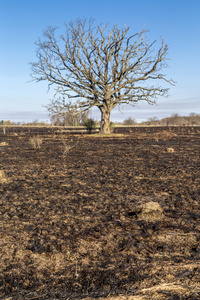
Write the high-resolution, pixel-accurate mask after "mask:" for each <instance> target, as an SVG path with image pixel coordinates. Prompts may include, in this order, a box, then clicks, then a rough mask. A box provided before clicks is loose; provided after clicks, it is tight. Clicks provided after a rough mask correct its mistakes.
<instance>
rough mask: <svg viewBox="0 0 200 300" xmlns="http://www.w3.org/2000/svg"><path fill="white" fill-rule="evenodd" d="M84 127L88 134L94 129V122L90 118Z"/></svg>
mask: <svg viewBox="0 0 200 300" xmlns="http://www.w3.org/2000/svg"><path fill="white" fill-rule="evenodd" d="M84 126H85V127H86V129H87V132H88V133H92V130H93V129H95V127H96V122H95V121H94V120H93V119H92V118H90V119H88V120H87V121H86V122H85V123H84Z"/></svg>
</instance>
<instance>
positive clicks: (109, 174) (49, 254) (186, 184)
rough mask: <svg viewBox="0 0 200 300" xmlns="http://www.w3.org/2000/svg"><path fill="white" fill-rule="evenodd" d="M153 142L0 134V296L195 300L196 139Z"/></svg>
mask: <svg viewBox="0 0 200 300" xmlns="http://www.w3.org/2000/svg"><path fill="white" fill-rule="evenodd" d="M157 135H158V137H156V139H155V138H154V136H153V134H152V133H150V134H149V135H148V134H145V135H142V134H141V133H140V134H138V135H134V134H130V135H124V136H117V135H116V136H114V135H113V137H112V138H110V137H108V138H107V137H99V138H98V137H97V136H95V137H94V138H93V137H92V136H80V137H79V136H75V135H74V136H73V135H69V134H68V135H67V134H66V135H62V136H59V135H55V134H53V133H52V134H51V132H49V129H48V134H46V135H45V134H43V135H42V143H41V144H40V147H32V145H31V144H30V137H31V136H30V134H28V133H26V134H24V133H23V132H21V133H20V132H18V135H15V134H14V132H13V134H3V133H2V141H3V142H4V143H7V144H6V145H9V147H8V146H7V147H2V149H1V152H0V155H1V156H0V158H1V161H0V170H2V171H1V176H0V298H1V299H6V298H9V297H10V298H11V299H12V300H22V299H29V300H30V299H52V300H53V299H94V298H101V299H107V300H125V299H127V300H132V299H134V300H135V299H193V300H194V299H200V266H199V259H200V190H199V186H200V179H199V178H200V171H199V170H200V168H199V167H200V162H199V157H200V156H199V154H200V139H199V135H198V133H196V134H189V133H188V134H185V135H183V134H182V135H179V134H173V135H168V134H163V133H160V134H157ZM34 136H35V133H34ZM37 137H38V135H37ZM0 138H1V136H0ZM0 142H1V141H0ZM66 145H67V147H68V148H67V151H66ZM169 148H172V149H173V151H167V149H169Z"/></svg>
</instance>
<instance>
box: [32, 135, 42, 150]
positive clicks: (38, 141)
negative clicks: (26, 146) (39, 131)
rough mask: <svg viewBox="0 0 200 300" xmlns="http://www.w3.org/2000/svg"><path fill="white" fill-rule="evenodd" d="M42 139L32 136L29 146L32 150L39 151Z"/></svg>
mask: <svg viewBox="0 0 200 300" xmlns="http://www.w3.org/2000/svg"><path fill="white" fill-rule="evenodd" d="M42 142H43V139H42V138H41V137H39V136H33V137H31V138H30V144H31V146H32V148H33V149H40V148H41V145H42Z"/></svg>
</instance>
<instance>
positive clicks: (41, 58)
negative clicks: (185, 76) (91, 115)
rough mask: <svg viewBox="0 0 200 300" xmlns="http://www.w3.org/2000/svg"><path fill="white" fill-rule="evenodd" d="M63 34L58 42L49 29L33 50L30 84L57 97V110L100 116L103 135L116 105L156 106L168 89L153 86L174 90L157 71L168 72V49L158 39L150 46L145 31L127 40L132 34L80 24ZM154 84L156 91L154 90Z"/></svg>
mask: <svg viewBox="0 0 200 300" xmlns="http://www.w3.org/2000/svg"><path fill="white" fill-rule="evenodd" d="M65 26H66V27H65V33H64V34H63V35H62V36H60V37H57V36H56V28H53V27H48V28H47V29H46V30H45V31H44V33H43V39H39V40H38V42H37V43H36V45H37V54H36V55H37V58H38V60H37V62H32V63H31V65H32V78H33V80H36V81H43V80H46V81H48V84H49V87H50V86H51V85H54V86H55V90H56V94H57V93H58V94H60V95H62V96H65V97H66V99H67V100H66V102H65V101H62V102H60V101H59V100H55V99H54V100H53V101H52V102H51V104H50V105H49V110H51V109H52V108H53V106H54V105H55V106H57V107H58V106H60V107H59V109H60V110H64V109H65V107H69V103H68V100H69V101H70V103H71V109H72V111H76V110H79V109H82V110H88V109H90V108H92V107H94V106H96V107H98V108H99V109H100V111H101V131H102V132H104V133H109V122H110V113H111V111H112V109H113V108H114V107H116V106H117V105H120V104H130V105H135V104H136V103H137V102H139V101H146V102H148V103H149V104H154V103H155V101H156V99H157V97H158V96H166V95H167V91H168V88H162V87H160V86H158V85H157V83H156V82H157V81H158V80H160V81H164V82H167V83H170V84H173V80H171V79H170V80H168V79H167V78H166V77H165V75H164V74H162V73H161V70H162V69H163V68H164V67H166V66H167V63H166V61H167V56H166V55H167V51H168V45H167V44H165V43H164V40H162V39H161V41H160V46H159V47H158V49H157V50H156V41H153V42H149V40H148V38H147V33H148V31H147V30H146V29H143V30H141V31H140V32H137V33H134V34H131V33H130V28H129V27H125V28H122V29H120V28H119V27H118V25H113V26H112V27H111V28H110V29H109V25H108V24H107V25H105V26H103V25H96V26H95V24H94V21H92V20H89V21H87V20H86V19H78V20H76V21H73V22H70V23H69V24H66V25H65ZM154 82H155V83H156V85H155V84H154Z"/></svg>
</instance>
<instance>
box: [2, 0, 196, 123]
mask: <svg viewBox="0 0 200 300" xmlns="http://www.w3.org/2000/svg"><path fill="white" fill-rule="evenodd" d="M199 12H200V1H199V0H190V1H188V0H168V1H166V0H165V1H164V0H151V1H149V0H123V1H122V0H120V1H119V0H101V1H95V0H85V1H83V0H74V1H72V0H56V1H52V0H29V1H28V0H18V1H17V0H0V43H1V47H0V120H11V121H32V120H35V119H38V120H43V121H45V120H48V114H47V112H46V110H45V108H44V107H43V106H42V105H46V104H48V102H49V99H52V98H53V95H54V91H53V89H51V91H50V92H48V93H47V83H45V82H43V83H35V82H30V80H31V77H30V72H31V70H30V65H29V62H31V61H37V58H36V55H35V51H36V46H35V42H36V41H37V39H38V37H41V36H42V32H43V30H44V29H45V28H46V26H49V25H51V26H58V27H59V28H60V29H59V32H60V33H61V34H62V32H63V31H62V29H64V24H65V23H68V22H69V21H71V20H74V19H76V18H85V17H87V18H90V17H92V18H95V20H96V22H97V23H103V24H104V23H107V22H109V24H110V25H112V24H114V23H118V26H119V27H124V26H125V25H128V26H130V27H131V32H138V30H142V29H143V28H144V27H145V28H146V29H148V30H149V31H150V32H149V35H148V36H149V38H150V39H151V40H152V41H153V40H154V39H157V40H158V42H159V38H160V36H161V37H162V38H163V39H164V40H165V42H166V43H167V44H168V45H169V52H168V57H169V58H170V59H171V60H170V61H169V62H168V64H169V68H167V69H165V70H164V73H165V74H166V75H167V78H169V79H170V78H173V80H175V81H176V82H177V83H176V86H175V87H170V91H169V97H168V98H159V99H158V101H157V105H156V106H149V105H148V104H144V103H140V104H138V105H137V106H136V107H134V108H132V107H131V108H130V107H127V106H122V107H120V110H119V109H118V108H116V109H115V110H114V111H113V112H112V113H111V119H112V120H113V121H121V120H123V119H126V118H128V117H132V118H134V119H137V120H138V121H142V120H145V119H148V118H151V117H154V116H156V117H158V118H163V117H166V116H170V115H171V114H173V113H179V114H180V115H188V114H190V113H191V112H195V113H200V54H199V53H200V18H199ZM93 116H94V118H100V114H99V112H98V111H97V110H94V111H93Z"/></svg>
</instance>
